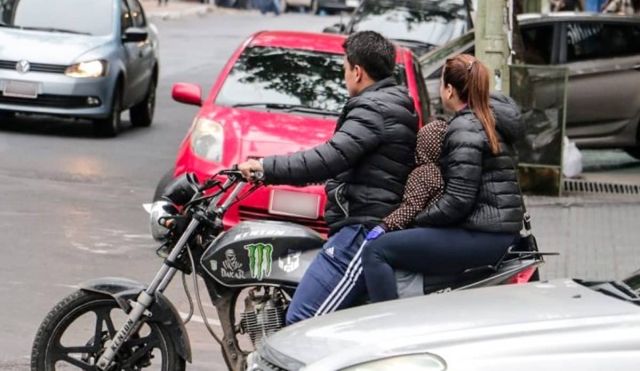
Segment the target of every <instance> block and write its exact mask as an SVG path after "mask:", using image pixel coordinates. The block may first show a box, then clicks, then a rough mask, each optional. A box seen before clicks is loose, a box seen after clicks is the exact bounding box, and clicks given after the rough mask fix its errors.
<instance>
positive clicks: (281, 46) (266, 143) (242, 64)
mask: <svg viewBox="0 0 640 371" xmlns="http://www.w3.org/2000/svg"><path fill="white" fill-rule="evenodd" d="M345 38H346V37H345V36H339V35H328V34H315V33H302V32H289V31H285V32H258V33H256V34H254V35H252V36H251V37H249V38H248V39H247V40H246V41H245V42H244V43H243V44H242V45H241V46H240V47H239V48H238V49H237V51H236V52H235V53H234V54H233V56H232V57H231V59H230V60H229V62H228V63H227V65H226V66H225V67H224V69H223V70H222V72H221V73H220V75H219V76H218V79H217V81H216V83H215V85H214V86H213V89H211V91H210V93H209V96H208V97H207V98H206V99H205V100H202V96H201V90H200V87H198V86H196V85H191V84H183V83H179V84H176V85H174V87H173V92H172V96H173V99H175V100H176V101H178V102H182V103H186V104H194V105H198V106H201V107H202V108H201V109H200V112H199V113H198V115H197V117H196V119H195V121H194V123H193V125H192V127H191V129H190V130H189V132H188V133H187V136H186V138H185V139H184V141H183V142H182V145H181V147H180V150H179V151H178V156H177V160H176V166H175V170H173V171H171V172H170V173H169V174H167V176H165V178H164V179H163V180H162V181H161V182H160V184H159V185H158V190H161V189H163V188H164V185H165V184H166V182H168V181H169V180H170V179H171V177H177V176H180V175H181V174H183V173H185V172H193V173H195V174H196V175H197V176H198V179H200V180H201V181H202V180H203V179H206V178H208V177H210V176H212V175H213V174H214V173H216V172H217V171H218V170H220V169H221V168H228V167H230V166H231V165H233V164H236V163H240V162H242V161H245V160H246V159H248V158H261V157H265V156H269V155H274V154H287V153H292V152H295V151H299V150H304V149H307V148H310V147H313V146H316V145H318V144H320V143H323V142H325V141H326V140H328V139H329V138H330V137H331V136H332V134H333V132H334V129H335V125H336V121H337V119H338V116H339V115H340V112H341V110H342V106H343V105H344V104H345V102H346V101H347V99H348V93H347V90H346V86H345V84H344V81H343V76H344V71H343V59H344V50H343V48H342V44H343V42H344V41H345ZM397 56H398V57H397V69H396V77H397V79H398V81H399V82H401V83H403V84H405V85H407V86H408V89H409V92H410V95H411V96H412V97H413V99H414V100H415V105H416V110H417V111H418V114H419V116H420V119H421V122H424V121H425V120H428V118H429V117H430V116H431V114H430V111H429V98H428V95H427V90H426V87H425V85H424V78H423V76H422V73H421V72H420V68H419V64H418V61H417V59H416V57H415V56H414V55H413V54H412V52H411V51H409V49H406V48H403V47H398V53H397ZM158 195H159V193H158V191H157V192H156V197H158ZM324 203H325V196H324V187H323V185H321V184H317V185H310V186H307V187H290V186H272V187H265V188H262V189H260V190H258V191H256V192H255V193H254V194H252V195H251V196H249V197H248V198H247V199H245V200H243V201H242V202H240V203H239V204H238V205H236V206H235V207H233V208H232V209H231V210H229V211H228V212H227V213H226V215H225V220H224V225H225V227H226V228H230V227H232V226H234V225H235V224H236V223H238V222H239V221H242V220H252V219H268V220H283V221H292V222H295V223H297V224H301V225H305V226H307V227H310V228H312V229H314V230H316V231H317V232H319V233H321V234H326V232H327V227H326V225H325V222H324V219H323V213H324V212H323V211H324Z"/></svg>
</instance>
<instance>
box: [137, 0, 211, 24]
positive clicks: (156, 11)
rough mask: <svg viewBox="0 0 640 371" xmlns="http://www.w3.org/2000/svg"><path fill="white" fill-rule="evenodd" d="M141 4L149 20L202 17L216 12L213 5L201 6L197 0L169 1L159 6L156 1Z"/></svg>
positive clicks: (143, 1)
mask: <svg viewBox="0 0 640 371" xmlns="http://www.w3.org/2000/svg"><path fill="white" fill-rule="evenodd" d="M141 3H142V6H143V7H144V11H145V14H146V15H147V18H148V19H150V20H157V19H164V20H166V19H179V18H183V17H192V16H203V15H205V14H207V13H212V12H214V11H215V10H216V6H215V5H209V4H206V3H204V4H203V3H201V2H200V1H198V0H192V1H179V0H173V1H171V0H169V2H168V3H166V4H162V5H161V6H160V5H158V0H141Z"/></svg>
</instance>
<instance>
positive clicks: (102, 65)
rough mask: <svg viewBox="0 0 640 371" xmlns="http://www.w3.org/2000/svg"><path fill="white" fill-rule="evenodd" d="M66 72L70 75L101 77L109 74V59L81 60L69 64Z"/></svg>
mask: <svg viewBox="0 0 640 371" xmlns="http://www.w3.org/2000/svg"><path fill="white" fill-rule="evenodd" d="M64 74H65V75H67V76H69V77H77V78H84V77H101V76H104V75H106V74H107V61H103V60H97V61H90V62H80V63H76V64H74V65H72V66H69V67H68V68H67V69H66V70H65V71H64Z"/></svg>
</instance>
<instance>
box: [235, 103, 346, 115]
mask: <svg viewBox="0 0 640 371" xmlns="http://www.w3.org/2000/svg"><path fill="white" fill-rule="evenodd" d="M256 106H264V107H265V108H267V109H278V110H283V111H286V112H303V113H313V114H318V115H328V116H340V113H338V112H331V111H325V110H323V109H320V108H313V107H309V106H305V105H301V104H284V103H239V104H234V105H233V107H234V108H238V107H256Z"/></svg>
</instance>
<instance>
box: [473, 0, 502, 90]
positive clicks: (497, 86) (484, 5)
mask: <svg viewBox="0 0 640 371" xmlns="http://www.w3.org/2000/svg"><path fill="white" fill-rule="evenodd" d="M509 1H510V0H481V1H478V12H477V14H476V23H475V41H476V58H478V59H479V60H480V61H481V62H482V63H484V64H485V65H486V66H487V68H488V69H489V71H490V73H491V76H492V78H491V79H490V84H491V90H495V91H501V92H503V93H505V94H509V66H508V59H509V48H508V44H509V40H508V39H507V38H508V35H507V33H506V32H505V31H506V30H507V27H505V26H506V25H508V23H505V22H508V18H507V17H506V16H505V15H506V13H505V12H506V9H507V7H508V5H509Z"/></svg>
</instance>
